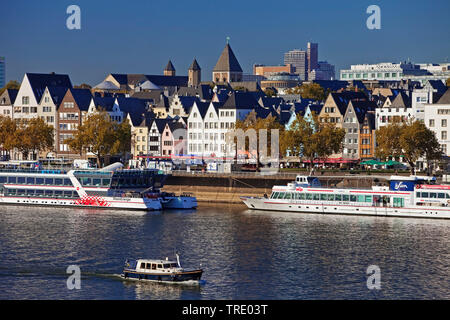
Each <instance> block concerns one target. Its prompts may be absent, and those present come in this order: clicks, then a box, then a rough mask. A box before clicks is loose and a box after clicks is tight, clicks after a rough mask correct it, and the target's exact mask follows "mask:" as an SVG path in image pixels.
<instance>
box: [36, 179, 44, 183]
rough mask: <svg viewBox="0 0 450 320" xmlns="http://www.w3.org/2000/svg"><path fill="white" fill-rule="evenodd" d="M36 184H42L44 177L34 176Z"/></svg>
mask: <svg viewBox="0 0 450 320" xmlns="http://www.w3.org/2000/svg"><path fill="white" fill-rule="evenodd" d="M36 184H44V178H36Z"/></svg>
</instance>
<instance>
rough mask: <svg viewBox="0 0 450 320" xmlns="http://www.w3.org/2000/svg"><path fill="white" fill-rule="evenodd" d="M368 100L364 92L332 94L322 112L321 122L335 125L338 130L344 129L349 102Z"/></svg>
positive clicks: (320, 115)
mask: <svg viewBox="0 0 450 320" xmlns="http://www.w3.org/2000/svg"><path fill="white" fill-rule="evenodd" d="M366 100H368V98H367V96H366V95H365V94H364V93H363V92H355V91H343V92H339V93H330V94H329V95H328V97H327V99H326V100H325V103H324V105H323V108H322V110H321V111H320V114H319V121H320V122H331V123H334V124H335V125H336V127H337V128H342V122H343V119H344V115H345V112H346V110H347V106H348V103H349V101H366Z"/></svg>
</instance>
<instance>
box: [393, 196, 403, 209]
mask: <svg viewBox="0 0 450 320" xmlns="http://www.w3.org/2000/svg"><path fill="white" fill-rule="evenodd" d="M404 205H405V199H403V198H394V207H403V206H404Z"/></svg>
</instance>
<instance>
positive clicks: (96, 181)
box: [92, 179, 102, 187]
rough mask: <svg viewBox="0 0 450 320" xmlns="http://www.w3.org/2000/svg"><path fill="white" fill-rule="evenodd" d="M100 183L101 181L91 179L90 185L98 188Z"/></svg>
mask: <svg viewBox="0 0 450 320" xmlns="http://www.w3.org/2000/svg"><path fill="white" fill-rule="evenodd" d="M101 181H102V179H92V184H93V185H94V186H97V187H100V183H101Z"/></svg>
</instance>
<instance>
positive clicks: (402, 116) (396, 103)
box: [376, 90, 414, 129]
mask: <svg viewBox="0 0 450 320" xmlns="http://www.w3.org/2000/svg"><path fill="white" fill-rule="evenodd" d="M413 118H414V110H413V109H412V107H411V97H410V96H409V95H408V94H407V93H406V92H405V91H403V90H401V91H399V92H398V94H397V96H395V97H394V96H391V97H387V98H386V101H385V102H384V104H383V106H382V107H381V108H377V109H376V128H377V129H379V128H381V127H382V126H386V125H388V124H390V123H393V122H398V121H401V122H405V121H408V120H410V119H413Z"/></svg>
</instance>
